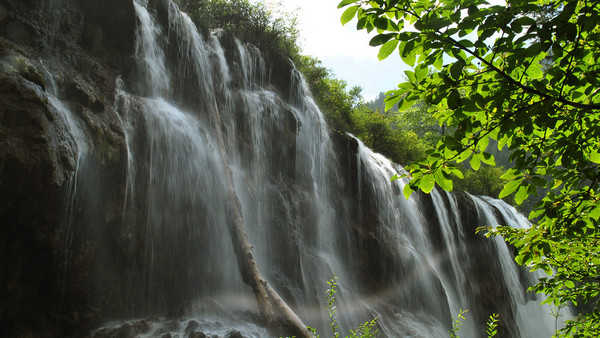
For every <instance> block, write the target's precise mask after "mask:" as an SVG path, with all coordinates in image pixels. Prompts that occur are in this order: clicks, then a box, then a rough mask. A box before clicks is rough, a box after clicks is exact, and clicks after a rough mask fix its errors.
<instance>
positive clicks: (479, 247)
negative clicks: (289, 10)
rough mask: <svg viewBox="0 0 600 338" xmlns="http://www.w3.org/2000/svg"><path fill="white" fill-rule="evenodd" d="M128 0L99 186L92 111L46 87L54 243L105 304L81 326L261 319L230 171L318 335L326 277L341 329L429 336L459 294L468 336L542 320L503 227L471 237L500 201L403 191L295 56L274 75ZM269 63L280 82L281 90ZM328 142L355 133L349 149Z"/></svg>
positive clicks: (220, 327) (218, 38)
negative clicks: (343, 126)
mask: <svg viewBox="0 0 600 338" xmlns="http://www.w3.org/2000/svg"><path fill="white" fill-rule="evenodd" d="M133 7H134V11H135V15H136V17H137V31H136V35H135V36H136V44H135V48H134V52H135V61H136V62H135V63H136V70H137V72H136V76H133V77H124V78H121V77H119V78H118V79H117V83H116V85H115V86H114V105H113V106H112V110H113V111H114V112H115V121H114V124H115V125H116V127H115V128H116V129H118V128H120V131H119V133H122V135H120V134H119V135H120V137H122V139H123V147H122V149H120V153H119V154H118V155H115V156H117V157H119V158H120V161H121V162H123V165H122V167H121V168H119V169H118V170H116V169H115V170H114V171H115V172H114V173H112V175H113V176H111V178H112V179H113V181H115V182H116V183H106V187H104V183H103V180H102V178H103V177H104V176H103V174H102V172H103V168H104V167H103V163H102V160H98V159H97V158H96V157H95V155H94V154H95V152H96V151H98V152H99V151H100V150H98V149H100V148H102V147H106V145H103V144H101V143H100V142H99V141H98V140H97V139H93V137H91V136H90V135H91V134H92V130H91V129H92V128H89V123H88V122H87V121H88V120H90V118H89V117H88V119H87V120H85V121H83V120H84V119H81V120H82V121H79V119H78V118H75V116H76V115H77V113H75V112H74V111H73V112H72V111H71V110H70V109H69V105H68V104H65V103H63V102H62V101H61V100H60V99H58V98H57V97H58V96H59V95H58V92H59V90H56V87H57V86H56V84H55V83H54V81H53V79H52V77H51V76H50V80H52V81H49V83H50V84H51V86H49V92H48V93H46V94H44V95H45V96H47V97H48V100H49V104H50V105H51V106H52V107H53V108H54V109H55V110H57V111H58V112H59V114H58V115H59V116H62V118H63V120H62V122H60V123H62V124H64V125H65V129H67V130H68V131H69V133H70V135H72V140H70V141H69V142H72V143H73V144H74V146H73V147H72V148H73V149H76V152H77V154H76V156H74V157H75V159H76V165H75V169H74V174H73V178H71V180H70V182H69V183H68V184H67V185H68V187H67V189H65V190H66V192H65V193H66V195H67V200H68V201H67V202H66V203H65V204H66V205H67V209H68V210H67V212H66V216H65V217H66V221H65V224H66V226H65V236H64V237H65V246H66V250H65V251H66V252H67V253H68V252H69V250H70V247H71V246H72V245H74V243H73V242H79V243H80V244H78V245H77V248H78V250H83V249H88V250H92V249H93V250H96V251H95V252H97V253H96V258H95V260H94V261H93V263H91V264H90V265H91V266H93V268H91V271H92V272H91V274H93V275H94V277H95V280H94V281H93V282H92V283H91V285H89V286H88V287H89V288H90V289H92V290H93V293H94V296H95V297H97V299H96V300H95V302H96V303H95V304H99V305H98V306H99V307H102V308H103V309H104V311H105V312H104V313H108V314H110V315H106V316H111V315H112V316H113V317H112V318H105V319H114V320H117V321H116V322H112V323H109V324H106V325H104V326H103V327H102V328H100V329H98V330H96V331H94V332H93V334H96V335H99V336H102V335H101V334H102V332H107V330H110V329H111V328H116V327H121V326H123V325H125V324H124V323H126V322H123V321H122V319H124V318H140V317H144V318H148V317H150V316H154V315H156V314H159V315H165V316H167V317H164V318H155V317H152V318H153V319H152V320H150V322H151V323H150V324H148V323H146V324H147V325H146V324H145V325H146V326H144V330H143V332H142V333H139V334H140V335H141V336H157V335H158V336H160V335H162V334H167V333H171V334H178V335H181V336H184V335H188V334H189V333H190V332H191V331H190V330H201V331H202V332H204V333H206V334H209V335H210V334H216V335H219V336H224V335H226V334H228V332H230V330H231V329H235V330H238V331H240V332H241V333H242V334H243V335H246V336H251V337H263V336H267V335H269V333H268V331H267V330H266V329H265V328H264V327H262V322H261V320H260V319H259V316H258V312H259V311H258V307H257V302H256V298H255V295H254V293H253V290H252V289H251V288H250V287H249V286H248V285H246V284H245V282H244V280H243V278H242V276H241V273H240V268H239V264H240V263H239V261H238V259H239V257H238V256H236V250H235V247H234V246H235V245H234V244H232V237H231V234H230V232H229V230H228V224H227V222H228V221H229V218H228V214H227V212H228V211H227V207H226V206H227V203H228V199H229V198H230V197H231V195H230V194H229V191H228V182H227V172H228V171H229V170H230V171H231V178H232V181H233V182H232V183H233V190H234V192H233V195H234V196H235V198H237V199H239V201H240V207H241V213H242V216H243V221H244V225H245V228H246V231H247V232H248V237H249V240H250V242H251V243H252V245H253V246H254V254H255V255H256V260H257V262H258V265H259V267H260V269H261V271H262V273H263V274H264V276H265V277H266V279H267V280H268V281H269V283H270V284H271V285H272V286H273V287H274V289H276V290H277V292H278V293H279V294H280V295H281V296H282V298H283V299H284V300H285V301H286V302H287V303H288V304H289V305H290V307H291V308H293V310H294V311H296V313H297V314H298V315H299V316H300V317H301V318H302V319H303V320H304V321H305V323H306V324H308V325H310V326H313V327H317V328H319V330H320V332H321V333H322V334H325V333H326V332H327V331H328V317H327V299H326V294H325V289H326V285H327V284H326V281H327V280H328V279H330V278H332V277H333V276H337V278H338V283H339V285H340V289H339V292H338V294H337V301H338V306H337V313H338V317H339V320H338V323H339V324H340V327H341V328H342V330H343V331H345V330H347V329H350V328H354V327H355V326H356V325H357V324H359V323H360V322H362V321H364V320H367V319H370V318H371V317H372V316H377V317H378V318H379V327H380V329H381V332H382V333H383V334H384V335H386V336H389V337H401V336H405V337H443V336H446V335H447V332H448V330H449V329H450V327H451V322H452V320H453V318H455V317H456V315H457V314H458V313H459V311H460V310H461V309H469V310H470V313H469V314H468V317H469V319H468V320H467V322H466V323H465V325H464V327H463V329H462V331H461V335H462V336H465V337H477V336H480V335H481V334H482V333H483V325H484V322H485V319H486V318H487V316H488V315H489V313H491V312H499V313H500V314H501V322H502V325H503V329H504V330H505V331H503V332H504V333H506V336H512V337H519V336H522V337H529V336H533V334H534V333H536V332H547V333H550V332H551V331H552V329H553V328H554V323H553V322H552V320H553V318H552V317H550V318H548V316H547V314H546V312H544V310H543V309H540V308H538V307H535V306H534V304H536V299H535V297H534V296H532V295H528V294H526V293H525V291H524V290H525V288H526V286H527V283H528V282H531V281H530V280H529V278H530V276H528V275H527V274H525V273H523V272H521V271H520V270H518V269H517V267H516V266H515V264H514V262H513V259H512V256H511V252H510V250H509V249H508V247H507V246H506V245H505V244H504V242H502V241H501V239H497V240H495V241H485V240H483V239H479V238H477V237H475V236H474V235H473V230H474V229H473V227H474V226H476V225H496V224H509V225H514V226H518V225H524V224H527V222H526V219H524V218H522V217H521V216H519V214H518V213H517V212H516V211H515V210H514V209H511V208H509V207H508V206H506V205H505V204H504V203H503V202H501V201H497V200H493V199H487V198H482V197H474V196H469V195H466V194H451V193H447V192H441V191H437V190H434V191H433V192H432V194H431V195H430V196H425V195H420V194H415V196H413V197H412V198H411V199H409V200H406V199H404V197H403V196H402V194H401V191H402V188H403V186H404V184H406V182H405V181H404V180H397V181H395V182H392V181H390V178H391V177H392V176H394V175H400V174H402V173H404V171H403V169H402V168H401V167H399V166H397V165H395V164H393V163H391V162H390V161H389V160H388V159H386V158H385V157H383V156H382V155H380V154H376V153H374V152H372V151H371V150H370V149H368V148H367V147H365V146H364V145H363V144H362V143H361V142H360V141H358V140H357V139H353V138H352V137H351V136H347V137H343V136H334V135H332V134H330V132H329V130H328V127H327V125H326V122H325V120H324V117H323V115H322V113H321V112H320V110H319V109H318V107H317V105H316V104H315V102H314V101H313V99H312V97H311V95H310V92H309V90H308V86H307V84H306V83H305V81H304V79H303V78H302V75H301V74H300V73H299V72H298V71H297V70H295V69H293V65H292V66H290V67H289V68H290V73H291V74H283V75H282V74H273V73H272V70H271V68H270V64H269V59H268V58H267V57H266V56H265V55H263V54H262V52H261V51H260V50H259V49H258V48H257V47H255V46H252V45H249V44H246V43H243V42H241V41H239V40H237V39H235V38H232V37H226V36H222V34H221V33H220V32H212V33H210V35H208V36H207V37H204V36H203V35H202V34H200V32H199V31H198V30H197V28H196V27H195V25H194V24H193V22H192V20H191V19H190V18H189V17H188V16H187V15H186V14H185V13H183V12H181V11H180V10H179V8H178V7H177V5H176V4H175V3H173V2H172V1H170V0H161V1H145V0H134V1H133ZM46 73H48V74H49V73H50V72H46ZM124 76H125V75H124ZM274 76H280V77H284V78H285V79H286V81H287V82H288V84H289V88H286V90H285V93H282V91H283V90H282V89H281V88H275V87H276V86H274V85H273V84H272V82H273V81H272V77H274ZM288 90H289V93H288V92H287V91H288ZM111 92H112V91H111ZM86 126H87V127H86ZM86 128H87V129H86ZM341 140H343V141H341ZM340 142H345V144H347V145H348V144H352V145H354V146H355V149H354V150H353V151H354V152H352V156H350V158H344V155H343V154H341V153H340V151H339V149H340V144H339V143H340ZM354 155H356V156H354ZM115 177H116V178H115ZM111 184H112V185H111ZM98 196H102V197H104V198H105V200H106V205H103V203H102V202H98V199H99V197H98ZM99 209H101V210H103V211H106V212H105V213H103V212H99V211H98V210H99ZM106 215H108V216H106ZM106 219H109V221H107V220H106ZM92 238H93V240H91V239H92ZM94 241H95V242H94ZM89 242H94V243H100V244H95V246H93V248H91V249H90V248H88V247H86V246H85V244H87V243H89ZM75 244H77V243H75ZM82 248H83V249H82ZM71 257H72V256H70V255H68V254H66V255H65V259H66V263H65V265H66V266H67V267H68V264H69V259H70V258H71ZM65 270H67V272H68V268H65ZM105 298H106V299H105ZM526 317H527V318H536V323H535V324H531V323H530V322H529V321H528V319H527V318H526ZM173 318H175V319H173ZM127 323H129V324H131V325H134V324H135V321H129V322H127ZM129 324H127V325H129ZM135 325H137V324H135ZM544 330H546V331H544Z"/></svg>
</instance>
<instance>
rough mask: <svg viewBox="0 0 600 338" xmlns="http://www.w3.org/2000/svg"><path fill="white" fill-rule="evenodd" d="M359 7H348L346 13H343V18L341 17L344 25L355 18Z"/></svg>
mask: <svg viewBox="0 0 600 338" xmlns="http://www.w3.org/2000/svg"><path fill="white" fill-rule="evenodd" d="M359 8H360V6H352V7H348V8H346V10H345V11H344V13H343V14H342V18H341V19H340V21H341V22H342V25H345V24H347V23H348V22H349V21H350V20H352V19H353V18H354V16H355V15H356V11H358V9H359Z"/></svg>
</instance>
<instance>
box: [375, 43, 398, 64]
mask: <svg viewBox="0 0 600 338" xmlns="http://www.w3.org/2000/svg"><path fill="white" fill-rule="evenodd" d="M397 46H398V40H396V39H394V40H390V41H388V42H386V43H385V44H384V45H383V46H381V48H380V49H379V53H378V54H377V58H378V59H379V60H383V59H385V58H387V57H388V56H390V54H392V52H393V51H394V49H396V47H397Z"/></svg>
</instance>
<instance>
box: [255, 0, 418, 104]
mask: <svg viewBox="0 0 600 338" xmlns="http://www.w3.org/2000/svg"><path fill="white" fill-rule="evenodd" d="M339 1H340V0H265V3H266V4H267V5H269V4H274V3H280V4H281V5H282V6H283V8H284V9H285V10H286V11H288V12H290V13H295V14H297V15H298V20H299V22H298V28H299V30H300V41H299V43H300V46H301V47H302V51H303V54H305V55H310V56H314V57H317V58H318V59H319V60H321V61H322V62H323V65H324V66H325V67H327V68H329V69H330V70H332V71H333V73H334V75H335V77H336V78H338V79H341V80H345V81H346V82H348V84H349V85H350V86H353V85H358V86H360V87H361V88H363V96H364V97H365V99H367V100H371V99H373V98H375V97H376V96H377V95H378V94H379V92H386V91H388V90H391V89H394V88H395V87H396V85H397V84H398V83H400V82H402V76H403V75H404V70H406V69H408V66H406V65H405V64H404V63H403V62H402V60H401V59H400V57H399V56H398V54H397V53H394V54H392V55H390V56H389V57H388V58H387V59H386V60H384V61H379V60H378V59H377V52H378V48H375V47H370V46H369V40H370V38H371V37H372V36H374V35H375V33H374V32H373V33H371V34H370V35H368V34H367V33H366V31H357V30H356V19H354V20H353V21H351V22H349V23H347V24H346V25H345V26H342V24H341V23H340V16H341V14H342V12H343V10H338V9H337V4H338V3H339Z"/></svg>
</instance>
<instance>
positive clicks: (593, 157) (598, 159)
mask: <svg viewBox="0 0 600 338" xmlns="http://www.w3.org/2000/svg"><path fill="white" fill-rule="evenodd" d="M590 161H592V162H594V163H597V164H600V153H598V152H596V151H593V152H592V153H591V154H590Z"/></svg>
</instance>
